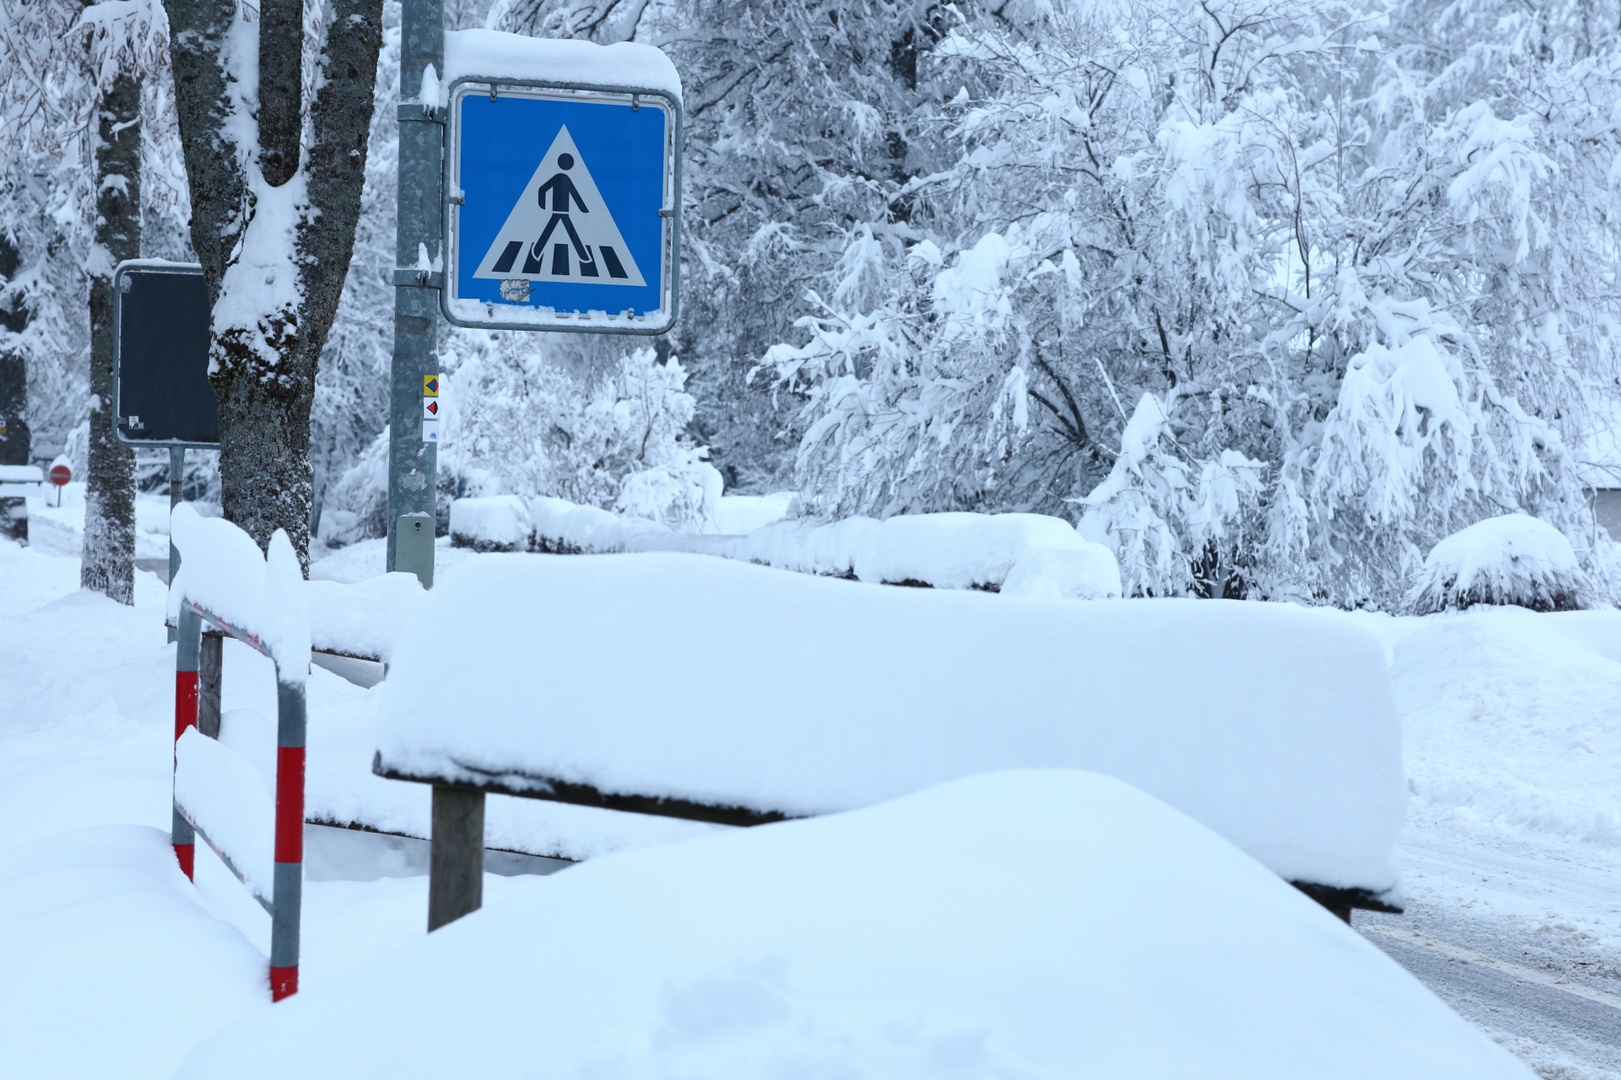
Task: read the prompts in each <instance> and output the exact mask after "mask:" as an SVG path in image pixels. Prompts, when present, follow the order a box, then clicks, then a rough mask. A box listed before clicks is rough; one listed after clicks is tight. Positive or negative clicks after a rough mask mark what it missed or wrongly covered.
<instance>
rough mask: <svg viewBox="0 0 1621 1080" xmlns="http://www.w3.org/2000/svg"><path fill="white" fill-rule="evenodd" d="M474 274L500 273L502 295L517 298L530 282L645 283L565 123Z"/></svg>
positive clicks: (492, 275) (525, 292)
mask: <svg viewBox="0 0 1621 1080" xmlns="http://www.w3.org/2000/svg"><path fill="white" fill-rule="evenodd" d="M473 276H474V277H477V278H496V279H498V280H500V281H501V282H502V295H503V296H507V297H508V298H510V299H515V300H520V301H521V300H527V299H528V298H529V284H528V283H529V282H531V281H578V282H585V283H590V284H597V285H631V286H642V285H646V284H647V282H646V280H645V279H644V278H643V277H642V272H641V270H639V269H638V268H637V266H636V259H635V258H634V257H633V256H632V255H631V253H630V248H629V247H627V246H626V244H625V238H624V237H623V236H621V235H620V234H619V227H618V226H617V225H615V224H614V219H613V213H612V211H610V210H609V209H608V205H607V203H605V202H604V201H603V199H602V194H601V193H600V192H599V191H598V190H597V185H596V183H595V182H594V181H593V180H592V179H591V169H590V167H589V166H588V165H587V164H586V162H585V160H584V159H583V158H582V157H581V156H580V152H579V149H578V148H577V147H576V146H575V145H574V140H573V138H571V137H570V136H569V133H568V128H567V127H566V126H565V127H563V128H562V129H561V130H559V131H558V133H557V138H555V139H553V140H552V145H551V147H550V148H549V149H547V151H546V153H545V156H543V157H542V158H541V159H540V164H539V165H538V166H536V168H535V172H534V175H533V176H531V177H530V178H529V183H528V184H526V185H525V186H524V189H523V193H522V195H520V196H519V198H518V201H517V203H516V204H515V205H514V206H513V207H512V212H511V213H509V214H508V215H507V220H506V222H505V224H503V225H502V226H501V231H500V232H499V233H497V234H496V236H495V240H494V242H492V243H491V244H490V246H489V249H488V250H487V251H485V253H484V258H483V259H482V260H481V261H480V262H479V267H478V270H477V272H476V273H474V275H473Z"/></svg>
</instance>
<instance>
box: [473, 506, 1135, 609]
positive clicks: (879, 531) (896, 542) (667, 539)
mask: <svg viewBox="0 0 1621 1080" xmlns="http://www.w3.org/2000/svg"><path fill="white" fill-rule="evenodd" d="M772 498H778V499H780V498H782V497H781V496H773V497H772ZM789 499H790V501H791V499H792V496H789ZM452 513H454V508H453V509H452ZM529 513H530V517H531V519H532V520H533V522H534V540H533V542H532V543H531V547H532V548H533V549H534V550H536V551H543V552H553V553H558V554H613V553H619V552H654V551H679V552H688V553H693V554H703V555H719V556H722V557H724V558H728V559H737V560H741V561H743V562H752V563H759V564H760V565H762V566H771V567H775V568H777V569H779V570H794V571H797V572H799V573H804V574H821V575H824V576H828V577H853V578H857V579H859V580H861V581H873V582H883V583H888V584H908V585H930V586H933V587H934V588H937V589H985V590H991V591H994V590H996V589H998V588H1000V587H1001V586H1002V583H1003V582H1004V581H1005V580H1006V578H1007V577H1008V575H1009V574H1010V573H1011V572H1012V570H1013V568H1014V567H1015V566H1016V565H1018V563H1019V562H1020V561H1021V560H1024V559H1027V558H1030V557H1032V556H1033V555H1034V554H1035V553H1036V552H1040V551H1066V552H1073V553H1074V555H1073V556H1072V557H1069V558H1057V559H1052V560H1047V561H1045V562H1042V563H1041V564H1040V568H1038V565H1037V564H1036V563H1035V562H1032V563H1031V565H1030V566H1028V567H1027V568H1026V570H1025V573H1024V575H1022V577H1023V578H1024V579H1026V580H1028V584H1026V585H1023V586H1021V587H1023V588H1027V589H1030V590H1032V595H1045V596H1067V597H1073V598H1086V599H1101V598H1103V597H1110V596H1119V595H1120V570H1119V567H1118V565H1117V564H1116V563H1115V558H1114V554H1113V553H1112V552H1111V551H1109V549H1108V548H1106V547H1104V546H1103V545H1101V544H1095V543H1092V542H1091V541H1089V540H1086V539H1084V538H1083V537H1082V536H1081V534H1080V533H1078V532H1076V531H1075V529H1074V528H1073V527H1071V526H1070V525H1069V524H1068V523H1067V522H1065V521H1062V520H1060V519H1059V518H1054V517H1047V516H1045V515H1042V514H962V513H950V514H907V515H899V516H896V517H892V518H887V519H885V520H883V521H879V520H877V519H876V518H866V517H856V518H847V519H845V520H843V521H835V522H828V523H817V522H814V521H799V520H785V521H775V522H772V523H770V524H767V525H765V526H763V527H761V528H759V529H756V530H754V531H753V532H751V533H748V534H747V535H743V536H703V535H696V534H690V533H678V532H674V531H672V530H670V529H668V528H666V527H665V526H663V525H659V524H656V523H654V522H651V521H644V520H642V519H639V518H628V517H620V516H618V515H616V514H612V513H609V512H608V511H606V510H598V509H596V508H594V507H590V506H579V505H577V504H575V503H571V502H568V501H566V500H563V499H552V498H537V499H532V500H530V503H529ZM734 520H735V519H734Z"/></svg>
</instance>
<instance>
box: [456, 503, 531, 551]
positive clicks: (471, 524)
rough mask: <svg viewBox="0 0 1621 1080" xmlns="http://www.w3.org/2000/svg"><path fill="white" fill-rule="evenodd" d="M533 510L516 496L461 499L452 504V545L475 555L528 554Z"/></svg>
mask: <svg viewBox="0 0 1621 1080" xmlns="http://www.w3.org/2000/svg"><path fill="white" fill-rule="evenodd" d="M532 532H534V526H533V525H532V524H531V523H530V521H529V507H528V506H527V505H525V504H524V501H523V500H522V499H520V498H519V497H518V496H516V495H490V496H486V497H484V498H479V499H457V500H456V501H455V502H453V503H451V504H450V541H451V543H453V544H455V545H456V546H457V547H470V548H472V549H473V550H474V551H528V550H529V535H530V533H532Z"/></svg>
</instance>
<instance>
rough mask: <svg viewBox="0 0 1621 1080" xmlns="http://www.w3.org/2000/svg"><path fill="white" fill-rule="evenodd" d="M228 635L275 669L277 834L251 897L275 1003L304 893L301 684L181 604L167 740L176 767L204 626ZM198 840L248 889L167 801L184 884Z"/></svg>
mask: <svg viewBox="0 0 1621 1080" xmlns="http://www.w3.org/2000/svg"><path fill="white" fill-rule="evenodd" d="M205 622H206V623H208V624H209V625H211V626H214V627H216V628H218V629H219V630H222V631H224V632H225V633H227V634H230V635H231V636H232V637H234V638H236V639H237V640H238V641H241V642H243V643H245V644H246V645H247V646H248V647H249V648H251V649H253V650H255V651H256V652H259V653H263V654H264V655H265V656H267V657H269V658H270V660H271V661H272V662H273V663H275V665H276V833H275V848H274V858H275V870H274V877H273V880H272V887H271V900H270V902H269V903H268V904H267V903H265V901H264V900H263V898H261V897H259V896H258V895H256V894H253V892H252V890H251V889H250V890H249V893H250V895H253V896H254V899H255V900H258V901H259V905H260V906H261V907H263V908H264V909H265V910H266V911H268V912H269V913H270V997H271V1000H272V1001H280V1000H281V999H283V998H285V997H290V996H292V995H293V994H295V993H297V992H298V928H299V911H300V907H301V903H302V899H303V890H304V728H305V709H304V685H303V683H302V682H299V683H293V684H289V683H288V682H286V681H284V680H283V679H282V678H281V660H279V659H278V658H277V657H276V656H275V654H274V653H272V651H271V650H270V647H269V646H268V645H267V644H266V643H265V642H264V641H262V640H260V638H259V635H257V634H255V633H253V632H252V631H250V630H247V629H245V628H243V627H240V626H233V625H231V623H229V622H228V621H226V620H225V619H223V618H221V617H220V616H218V615H215V614H214V613H213V612H211V611H209V610H208V609H207V608H205V607H203V606H202V605H201V604H198V603H196V602H194V601H192V600H190V599H187V598H186V597H184V596H182V597H181V598H180V619H179V623H180V627H179V640H178V643H177V646H176V649H175V693H174V739H175V767H176V769H177V770H178V767H179V760H180V757H179V744H180V737H181V736H182V735H184V734H185V732H186V729H187V728H189V727H196V726H197V668H198V662H199V660H200V657H201V653H202V640H203V623H205ZM197 836H201V837H202V838H203V842H204V843H206V844H208V846H209V847H210V848H211V849H212V850H213V852H214V854H216V855H218V856H219V857H220V861H221V862H223V863H224V864H225V865H226V866H227V867H229V868H230V870H231V872H232V873H233V874H235V875H236V877H237V880H239V881H242V882H243V884H244V885H246V884H247V881H246V879H245V878H244V877H243V874H242V871H241V870H240V869H238V867H237V866H235V865H234V864H233V863H232V861H231V858H230V856H229V855H228V854H227V853H226V852H224V851H222V850H221V849H220V846H219V845H218V844H216V843H214V841H213V840H211V839H209V837H208V834H207V833H205V832H204V831H203V830H202V828H201V827H199V825H198V823H197V822H196V821H195V820H194V819H193V818H192V817H191V816H190V815H189V814H188V813H187V812H186V811H185V810H184V809H183V808H182V807H181V805H180V801H179V799H178V798H176V799H175V800H174V817H173V822H172V824H171V826H170V842H171V843H173V844H174V853H175V858H176V859H178V860H179V862H180V868H181V869H182V870H184V871H185V872H186V877H188V878H191V879H192V880H195V870H196V851H197V849H196V840H195V838H196V837H197Z"/></svg>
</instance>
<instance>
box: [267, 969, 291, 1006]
mask: <svg viewBox="0 0 1621 1080" xmlns="http://www.w3.org/2000/svg"><path fill="white" fill-rule="evenodd" d="M296 993H298V968H296V967H273V968H271V969H270V1000H271V1001H280V1000H281V999H282V998H289V997H292V996H293V995H294V994H296Z"/></svg>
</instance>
